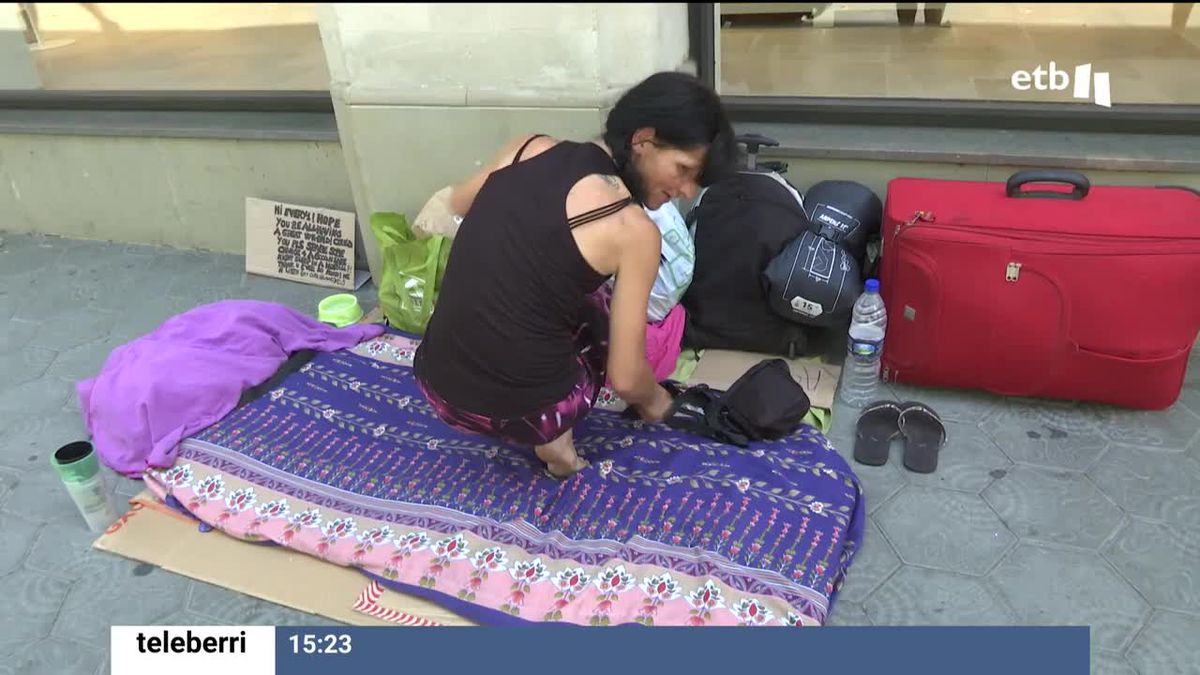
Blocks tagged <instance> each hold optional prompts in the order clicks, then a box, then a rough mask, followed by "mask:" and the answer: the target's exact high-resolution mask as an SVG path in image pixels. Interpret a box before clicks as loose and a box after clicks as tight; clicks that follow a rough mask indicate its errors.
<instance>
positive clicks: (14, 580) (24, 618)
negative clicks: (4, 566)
mask: <svg viewBox="0 0 1200 675" xmlns="http://www.w3.org/2000/svg"><path fill="white" fill-rule="evenodd" d="M70 587H71V583H70V582H69V581H65V580H63V579H58V578H56V577H48V576H44V575H41V574H37V573H34V572H28V571H19V572H14V573H12V574H9V575H8V576H6V577H3V578H0V598H4V611H3V612H0V653H5V652H7V653H12V652H13V651H14V650H15V649H17V648H20V647H23V646H25V645H27V644H29V643H31V642H37V641H38V640H41V639H42V638H44V637H47V636H49V635H50V628H51V627H52V626H53V625H54V617H55V616H56V615H57V614H58V610H59V608H60V607H61V606H62V604H63V598H64V597H65V596H66V595H67V591H68V589H70ZM93 623H94V622H93Z"/></svg>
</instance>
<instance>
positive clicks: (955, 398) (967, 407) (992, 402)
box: [887, 383, 1004, 424]
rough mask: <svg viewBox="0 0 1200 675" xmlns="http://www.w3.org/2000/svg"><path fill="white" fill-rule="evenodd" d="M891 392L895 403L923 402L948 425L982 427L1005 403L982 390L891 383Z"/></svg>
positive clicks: (889, 386)
mask: <svg viewBox="0 0 1200 675" xmlns="http://www.w3.org/2000/svg"><path fill="white" fill-rule="evenodd" d="M887 387H888V389H889V390H890V391H891V392H892V394H893V395H894V396H895V400H897V401H900V402H904V401H920V402H921V403H924V404H925V405H927V406H929V407H930V408H933V409H934V410H935V411H937V414H938V416H939V417H941V418H942V419H943V420H945V421H947V422H964V423H967V424H978V423H979V420H982V419H983V418H985V417H987V415H988V413H989V412H991V411H992V410H993V409H994V408H996V407H997V406H999V405H1000V404H1001V403H1003V401H1004V399H1003V398H1001V397H999V396H996V395H994V394H988V393H985V392H980V391H967V390H962V391H959V390H952V389H933V388H925V387H913V386H909V385H904V384H894V383H889V384H888V385H887Z"/></svg>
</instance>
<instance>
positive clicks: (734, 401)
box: [664, 359, 811, 448]
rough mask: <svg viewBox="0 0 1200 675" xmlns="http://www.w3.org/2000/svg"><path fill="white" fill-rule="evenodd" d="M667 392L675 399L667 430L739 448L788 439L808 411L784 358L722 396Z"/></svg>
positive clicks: (697, 389) (699, 388)
mask: <svg viewBox="0 0 1200 675" xmlns="http://www.w3.org/2000/svg"><path fill="white" fill-rule="evenodd" d="M671 388H672V389H673V391H672V394H673V395H674V397H675V400H674V403H673V404H672V405H671V408H670V410H669V411H668V412H667V415H666V418H665V420H664V421H665V422H666V424H667V426H669V427H671V428H673V429H679V430H681V431H688V432H691V433H695V434H698V435H700V436H705V437H707V438H711V439H713V440H716V441H720V442H722V443H729V444H731V445H737V446H741V447H743V448H744V447H748V446H749V445H750V441H762V440H777V439H780V438H783V437H785V436H788V435H789V434H791V433H792V432H794V431H795V430H796V428H797V427H799V426H800V424H801V422H802V421H803V420H804V417H805V415H807V414H808V411H809V409H810V407H811V404H810V402H809V400H808V394H806V393H805V392H804V388H803V387H801V386H800V383H799V382H796V380H795V379H794V378H793V377H792V372H791V370H790V369H789V368H788V365H787V362H786V361H784V360H783V359H768V360H765V361H762V362H760V363H758V364H757V365H755V366H754V367H752V368H751V369H750V370H747V371H746V372H745V373H744V374H743V375H742V376H741V377H739V378H738V379H737V381H736V382H734V383H733V385H732V386H730V387H729V389H728V390H727V391H721V390H718V389H712V388H710V387H709V386H707V385H703V384H700V385H696V386H694V387H690V388H688V389H682V388H681V387H679V386H678V385H674V383H672V386H671Z"/></svg>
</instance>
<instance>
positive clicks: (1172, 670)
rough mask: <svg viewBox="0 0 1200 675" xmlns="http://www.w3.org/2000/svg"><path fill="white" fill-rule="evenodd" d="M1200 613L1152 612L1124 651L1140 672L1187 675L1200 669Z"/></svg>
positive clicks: (1151, 674)
mask: <svg viewBox="0 0 1200 675" xmlns="http://www.w3.org/2000/svg"><path fill="white" fill-rule="evenodd" d="M1197 636H1200V616H1194V615H1191V616H1189V615H1184V614H1176V613H1174V612H1155V613H1154V616H1152V617H1151V618H1150V622H1149V623H1148V624H1147V625H1146V628H1145V629H1144V630H1143V631H1142V632H1141V634H1140V635H1138V637H1137V640H1135V641H1134V643H1133V646H1131V647H1130V648H1129V652H1128V654H1127V657H1128V660H1129V663H1131V664H1133V666H1134V667H1135V668H1137V670H1138V672H1140V673H1142V674H1143V675H1190V674H1193V673H1196V672H1197V671H1198V670H1200V638H1198V637H1197Z"/></svg>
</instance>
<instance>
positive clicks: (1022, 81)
mask: <svg viewBox="0 0 1200 675" xmlns="http://www.w3.org/2000/svg"><path fill="white" fill-rule="evenodd" d="M1072 81H1073V82H1074V83H1075V89H1074V91H1073V92H1072V94H1073V95H1074V96H1075V98H1082V99H1088V98H1090V99H1092V101H1093V102H1094V103H1095V104H1096V105H1100V106H1104V107H1105V108H1111V107H1112V90H1111V89H1110V88H1109V81H1108V73H1093V72H1092V64H1090V63H1085V64H1083V65H1082V66H1075V77H1074V78H1072V77H1071V76H1070V75H1069V74H1068V73H1067V71H1065V70H1059V69H1058V64H1056V63H1054V62H1053V61H1051V62H1050V69H1049V70H1046V69H1045V68H1043V67H1042V66H1038V67H1037V68H1035V69H1034V71H1033V72H1032V73H1031V72H1029V71H1028V70H1018V71H1016V72H1015V73H1013V74H1012V86H1013V89H1016V90H1018V91H1029V90H1030V89H1031V88H1033V89H1037V90H1038V91H1047V90H1049V91H1064V90H1065V89H1066V88H1067V87H1069V86H1071V83H1072ZM1093 83H1095V87H1093V86H1092V85H1093Z"/></svg>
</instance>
